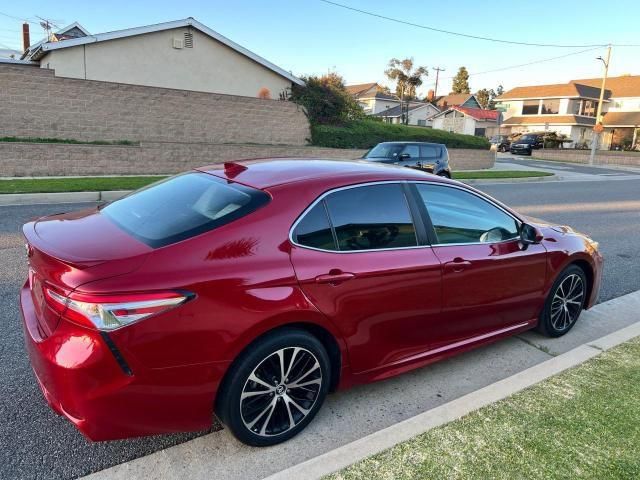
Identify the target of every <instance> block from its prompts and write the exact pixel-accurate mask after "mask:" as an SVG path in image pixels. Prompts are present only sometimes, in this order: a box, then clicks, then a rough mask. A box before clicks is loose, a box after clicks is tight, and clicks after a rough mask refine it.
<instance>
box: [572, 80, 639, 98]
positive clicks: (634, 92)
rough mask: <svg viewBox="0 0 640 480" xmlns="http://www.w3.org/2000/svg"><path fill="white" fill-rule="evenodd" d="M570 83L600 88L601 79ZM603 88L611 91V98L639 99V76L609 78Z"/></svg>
mask: <svg viewBox="0 0 640 480" xmlns="http://www.w3.org/2000/svg"><path fill="white" fill-rule="evenodd" d="M571 83H581V84H582V85H589V86H592V87H597V88H600V85H601V83H602V78H585V79H582V80H571ZM605 86H606V88H607V90H611V96H612V97H640V75H623V76H620V77H609V78H607V83H606V85H605Z"/></svg>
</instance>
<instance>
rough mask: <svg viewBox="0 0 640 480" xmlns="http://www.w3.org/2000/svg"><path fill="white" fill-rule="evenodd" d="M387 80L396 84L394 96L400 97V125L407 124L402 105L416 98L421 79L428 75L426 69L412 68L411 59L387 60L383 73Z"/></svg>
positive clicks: (407, 118) (407, 119) (406, 116)
mask: <svg viewBox="0 0 640 480" xmlns="http://www.w3.org/2000/svg"><path fill="white" fill-rule="evenodd" d="M384 74H385V75H386V76H387V78H388V79H389V80H393V81H395V82H396V95H398V97H400V110H401V111H402V123H405V124H406V123H408V121H409V117H408V115H405V113H404V103H405V101H406V100H411V99H415V98H416V89H417V88H418V87H419V86H420V85H422V77H426V76H427V75H428V74H429V73H428V72H427V67H416V68H415V69H414V68H413V58H405V59H404V60H398V59H397V58H392V59H391V60H389V68H387V69H386V70H385V71H384Z"/></svg>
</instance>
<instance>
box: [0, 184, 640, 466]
mask: <svg viewBox="0 0 640 480" xmlns="http://www.w3.org/2000/svg"><path fill="white" fill-rule="evenodd" d="M480 188H481V189H483V190H485V191H487V192H488V193H489V194H491V195H493V196H495V197H496V198H498V199H500V200H502V201H504V202H505V203H508V204H509V205H511V206H514V207H516V208H517V209H518V210H520V211H521V212H523V213H525V214H529V215H531V216H535V217H540V218H544V219H547V220H550V221H553V222H558V223H563V224H569V225H572V226H573V227H575V228H577V229H579V230H581V231H584V232H585V233H588V234H589V235H591V236H592V237H593V238H594V239H596V240H597V241H599V242H600V245H601V249H602V251H603V254H604V256H605V262H606V266H605V277H604V284H603V289H602V292H601V300H606V299H609V298H613V297H617V296H619V295H622V294H624V293H628V292H631V291H634V290H638V289H640V269H639V268H638V265H639V264H640V244H638V241H637V239H638V238H640V180H621V181H599V182H549V183H521V184H493V185H482V186H480ZM85 205H86V204H85ZM85 205H73V204H68V205H53V206H45V205H38V206H15V207H0V262H1V264H2V269H1V270H0V305H2V306H3V307H4V308H2V309H1V310H0V325H2V327H3V335H2V337H1V338H0V359H1V360H2V361H0V378H2V380H3V381H2V383H1V384H0V385H1V386H0V422H1V425H2V435H1V436H0V455H1V457H0V461H1V462H2V463H1V465H0V478H11V479H22V478H47V479H52V478H76V477H78V476H81V475H84V474H87V473H90V472H94V471H97V470H101V469H104V468H106V467H108V466H111V465H116V464H119V463H122V462H124V461H127V460H130V459H133V458H136V457H140V456H143V455H146V454H148V453H150V452H153V451H156V450H160V449H163V448H166V447H168V446H171V445H175V444H177V443H181V442H184V441H185V440H187V439H190V438H193V437H195V436H197V435H175V436H164V437H153V438H146V439H136V440H128V441H119V442H110V443H100V444H90V443H88V442H87V441H86V440H84V438H83V437H82V436H81V435H80V434H78V433H77V432H76V430H75V429H74V428H73V427H72V426H71V425H70V424H69V423H68V422H67V421H66V420H64V419H62V418H60V417H58V416H56V415H55V414H54V413H53V412H51V410H50V409H49V408H48V407H47V406H46V404H45V402H44V400H43V398H42V395H41V393H40V391H39V390H38V387H37V385H36V382H35V379H34V377H33V374H32V372H31V370H30V367H29V363H28V360H27V357H26V353H25V351H24V347H23V334H22V330H21V326H20V319H19V311H18V303H17V295H18V290H19V288H20V286H21V284H22V282H23V281H24V278H25V275H26V266H25V265H26V263H25V259H24V248H23V240H22V238H21V235H20V233H19V228H20V226H21V225H22V223H24V222H25V221H28V220H29V219H31V218H33V217H36V216H40V215H46V214H50V213H55V212H60V211H67V210H74V209H78V208H81V207H82V206H85ZM572 333H573V332H572ZM569 336H570V335H567V337H569ZM518 342H520V341H519V340H517V339H509V340H505V341H503V342H500V343H499V344H497V345H496V346H493V347H490V349H485V350H482V351H480V352H478V351H476V352H475V353H474V352H471V353H470V354H466V355H465V356H462V357H458V358H456V359H452V360H450V361H447V362H441V364H438V365H434V366H432V367H430V368H428V369H422V370H421V371H416V372H413V373H411V374H408V375H404V376H402V377H399V378H398V379H394V380H391V381H388V382H382V383H378V384H375V385H373V386H367V387H362V388H360V389H356V390H354V391H350V392H351V393H349V392H346V394H341V395H333V396H331V397H333V398H332V399H330V401H329V402H328V405H327V408H325V409H323V411H324V413H323V415H322V416H321V418H319V419H318V422H317V425H316V426H314V425H312V426H310V428H311V427H313V429H314V430H315V429H316V428H318V429H319V428H322V427H323V425H324V426H327V425H329V422H330V421H331V419H332V418H333V417H332V416H334V415H335V416H336V417H338V418H339V419H338V420H336V423H335V425H336V428H338V426H340V425H342V427H341V428H344V429H346V430H345V431H344V437H345V439H346V438H347V436H353V435H356V434H359V431H352V430H354V429H356V428H357V427H355V426H354V427H353V428H352V425H351V424H352V421H351V420H350V422H344V418H352V419H353V425H355V424H356V423H357V418H358V415H360V416H363V415H364V412H367V411H368V410H367V407H366V406H365V405H367V404H368V403H371V402H378V403H371V405H372V406H373V405H378V406H379V409H380V411H381V412H382V413H378V414H377V415H375V416H374V417H371V418H364V417H363V418H362V423H367V422H368V423H372V422H376V421H378V419H381V420H380V423H377V424H375V425H370V426H369V427H368V428H378V427H379V426H380V427H383V426H385V425H388V424H389V423H390V422H395V421H398V420H401V419H403V418H406V416H407V415H412V414H415V413H419V412H420V411H423V409H424V408H425V406H431V405H436V404H437V403H439V402H442V401H445V400H447V399H451V398H455V397H456V396H458V395H460V394H464V393H465V392H466V391H468V390H469V389H474V388H477V387H479V386H482V385H484V384H486V382H491V381H494V379H493V377H494V376H495V377H496V378H495V379H498V378H501V376H502V375H507V374H509V372H514V371H518V370H520V369H522V368H525V367H526V366H528V365H529V364H530V363H532V362H537V361H539V360H540V359H541V358H542V357H543V355H544V354H543V353H542V351H540V350H536V349H535V348H534V347H531V346H529V345H527V344H525V343H524V342H520V343H521V344H522V345H520V344H519V343H518ZM523 348H526V349H527V350H523ZM517 352H520V353H517ZM525 352H527V353H525ZM487 357H488V360H487V361H490V362H492V363H491V364H490V366H492V367H495V366H499V368H498V369H493V370H492V368H490V366H484V364H482V363H481V360H482V359H486V358H487ZM534 357H535V358H534ZM538 357H540V358H538ZM474 365H478V366H482V368H479V370H478V371H473V369H474V368H475V367H474ZM440 371H442V372H446V373H445V374H442V375H441V376H442V378H449V379H450V378H451V376H452V372H458V374H459V375H461V378H460V379H459V380H461V382H456V384H455V385H451V384H449V383H446V382H445V383H444V384H440V385H439V386H438V387H437V391H436V390H435V389H434V391H433V392H430V394H429V395H426V393H425V392H424V390H423V388H424V387H422V386H420V385H422V384H420V385H418V383H417V382H426V383H427V384H428V385H434V384H435V382H437V377H438V372H440ZM465 382H466V383H465ZM476 383H477V385H476ZM463 387H464V388H463ZM432 389H433V388H432ZM389 390H394V391H398V392H405V393H404V394H403V397H402V398H403V399H404V400H403V401H401V402H400V403H399V404H391V405H388V403H389V402H388V400H387V397H386V396H385V395H387V394H388V391H389ZM431 393H432V394H433V395H431ZM394 395H395V394H394ZM427 397H428V398H427ZM394 398H398V397H397V395H395V397H394ZM425 402H426V403H425ZM383 405H384V407H383ZM371 408H374V407H371ZM384 409H387V410H384ZM325 417H326V418H325ZM372 418H374V420H372ZM322 422H324V424H323V423H322ZM315 423H316V422H314V424H315ZM215 435H217V434H215ZM309 438H310V436H306V437H304V438H302V440H304V439H309ZM321 441H322V437H316V439H315V440H314V442H315V443H319V442H321ZM225 445H227V447H226V448H231V449H232V450H233V449H234V448H235V446H234V445H235V444H233V443H231V444H229V443H228V442H227V443H226V444H225ZM229 445H231V447H229ZM285 445H287V444H285ZM288 445H289V446H290V447H292V448H293V447H294V446H295V445H296V444H295V443H289V444H288ZM284 448H285V449H286V448H287V447H284ZM234 451H238V452H239V453H238V455H240V456H241V455H243V454H244V453H242V452H244V450H240V449H239V450H234ZM253 451H255V450H253ZM298 451H299V450H298ZM227 453H228V452H227ZM263 453H264V452H263ZM252 455H253V454H252Z"/></svg>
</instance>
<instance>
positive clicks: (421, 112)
mask: <svg viewBox="0 0 640 480" xmlns="http://www.w3.org/2000/svg"><path fill="white" fill-rule="evenodd" d="M408 110H409V112H408V117H409V120H408V124H409V125H417V126H420V127H431V126H433V125H432V117H433V116H434V115H436V114H438V113H439V112H440V110H438V108H437V107H436V106H434V105H433V104H431V103H412V104H410V105H409V106H408ZM375 116H376V117H381V118H382V119H383V120H384V121H385V122H387V123H401V122H402V111H401V109H400V105H398V106H396V107H393V108H389V109H387V110H385V111H383V112H379V113H376V114H375Z"/></svg>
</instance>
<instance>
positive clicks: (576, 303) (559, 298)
mask: <svg viewBox="0 0 640 480" xmlns="http://www.w3.org/2000/svg"><path fill="white" fill-rule="evenodd" d="M586 296H587V278H586V275H585V274H584V271H583V270H582V269H581V268H580V267H578V266H576V265H570V266H569V267H567V268H566V269H565V270H564V271H563V272H562V273H561V274H560V275H559V276H558V278H557V279H556V281H555V282H554V283H553V286H552V287H551V290H550V291H549V296H548V297H547V300H546V302H545V304H544V309H543V311H542V314H541V315H540V319H539V322H538V327H537V330H538V331H539V332H540V333H542V334H543V335H546V336H547V337H561V336H562V335H564V334H565V333H567V332H568V331H569V330H571V329H572V328H573V326H574V325H575V324H576V322H577V321H578V317H580V313H581V312H582V308H583V306H584V303H585V299H586Z"/></svg>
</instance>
